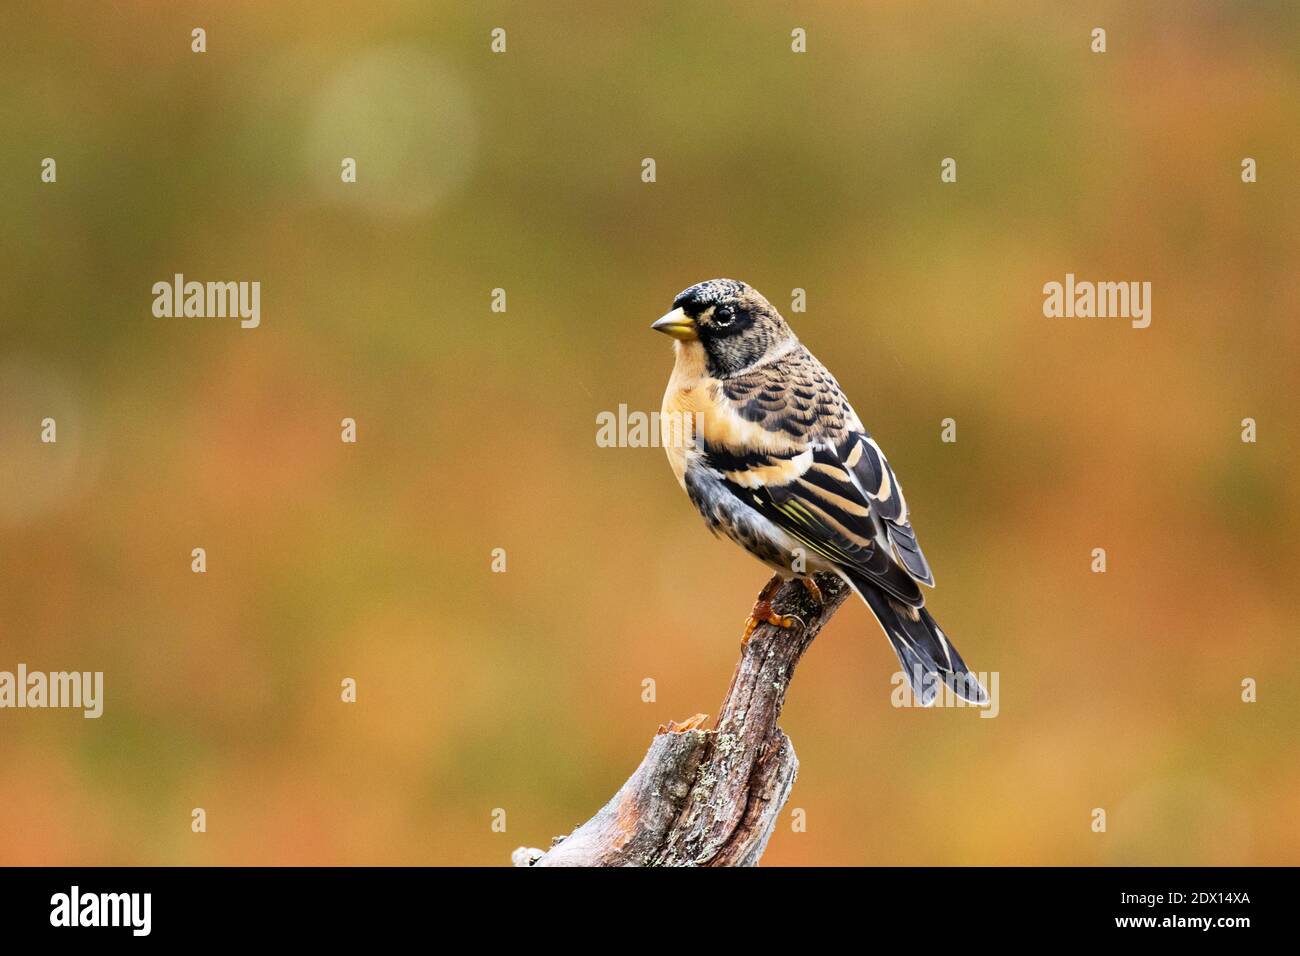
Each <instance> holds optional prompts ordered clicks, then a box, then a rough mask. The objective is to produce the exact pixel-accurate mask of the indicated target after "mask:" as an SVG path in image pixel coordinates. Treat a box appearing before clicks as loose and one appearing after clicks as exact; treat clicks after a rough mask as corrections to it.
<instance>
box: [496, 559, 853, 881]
mask: <svg viewBox="0 0 1300 956" xmlns="http://www.w3.org/2000/svg"><path fill="white" fill-rule="evenodd" d="M817 584H818V585H819V586H820V587H821V591H822V596H823V598H824V601H823V603H821V604H818V603H816V602H815V601H814V600H813V599H812V597H811V595H810V594H809V593H808V591H807V590H806V589H805V588H804V586H803V585H802V584H800V583H799V582H798V581H792V582H789V583H787V584H785V585H783V586H782V587H781V590H780V591H779V592H778V593H777V595H776V597H775V598H774V599H773V601H772V604H773V606H774V607H775V608H776V610H777V612H778V613H780V614H793V615H795V616H796V617H798V618H799V619H800V621H802V622H804V623H802V624H800V625H796V626H795V627H793V628H789V629H782V628H778V627H774V626H772V625H770V624H763V625H760V626H759V627H758V628H757V629H756V630H755V631H754V633H753V635H752V636H751V638H750V641H749V643H748V644H747V645H745V646H744V647H742V648H741V654H740V661H739V663H737V664H736V670H735V673H734V674H733V675H732V677H731V687H730V688H729V689H728V690H727V696H726V698H725V699H724V700H723V702H722V710H721V712H720V713H719V714H718V719H717V721H716V723H715V724H714V726H713V729H712V730H704V729H701V728H700V724H702V723H703V722H704V721H705V720H707V719H708V718H707V717H706V715H704V714H697V715H696V716H695V717H692V718H691V719H690V720H688V721H686V722H685V723H683V724H680V725H678V724H675V723H672V722H669V724H668V726H667V727H666V728H665V727H660V728H659V733H658V734H656V735H655V738H654V740H652V741H651V743H650V749H649V751H648V752H647V753H646V755H645V758H644V759H643V760H642V761H641V765H640V766H639V767H637V769H636V772H635V773H633V774H632V776H631V777H630V778H629V779H628V781H627V782H626V783H625V784H623V786H622V788H621V789H620V790H619V791H618V793H616V794H614V796H613V798H611V799H610V801H609V802H608V803H607V804H605V806H604V807H602V808H601V810H600V811H599V812H598V813H597V814H596V815H595V816H594V817H592V818H591V819H590V820H588V821H587V822H586V823H584V824H583V825H582V826H580V827H578V828H577V829H576V830H574V831H573V832H572V833H571V834H569V835H568V836H567V837H558V838H556V840H555V841H554V843H553V844H552V846H551V849H550V850H548V851H545V852H543V851H541V850H538V849H533V848H529V847H520V848H519V849H517V850H515V852H514V854H513V857H512V859H513V861H514V863H515V865H516V866H755V865H757V864H758V860H759V857H761V856H762V855H763V850H764V849H766V847H767V841H768V838H769V837H770V836H771V835H772V830H773V829H774V828H775V826H776V822H777V817H778V815H779V814H780V812H781V808H782V807H783V806H785V802H786V799H787V798H788V797H789V796H790V789H791V788H792V787H793V786H794V778H795V774H796V773H797V772H798V770H799V761H798V760H797V759H796V758H795V755H794V747H793V746H792V745H791V743H790V740H789V738H787V737H786V735H785V734H784V733H782V732H781V730H780V728H778V727H777V725H776V722H777V718H779V717H780V716H781V708H782V707H783V706H784V704H785V694H786V690H787V688H788V687H789V686H790V680H791V678H792V677H793V676H794V668H795V665H796V664H798V663H799V659H800V658H801V657H802V656H803V653H804V651H806V650H807V649H808V645H809V644H811V643H812V640H813V638H814V637H816V636H817V633H818V632H819V631H820V630H821V629H822V627H823V625H825V623H826V622H827V621H828V620H830V618H831V615H833V614H834V613H835V612H836V610H838V609H839V606H840V605H841V604H843V603H844V599H845V598H846V597H847V596H848V594H849V589H848V587H847V585H845V584H844V583H843V582H842V581H840V580H839V579H838V578H836V577H835V576H833V575H818V577H817Z"/></svg>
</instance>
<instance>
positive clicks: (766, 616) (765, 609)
mask: <svg viewBox="0 0 1300 956" xmlns="http://www.w3.org/2000/svg"><path fill="white" fill-rule="evenodd" d="M760 624H771V625H772V626H773V627H779V628H781V629H782V630H789V629H790V628H793V627H803V621H802V620H800V619H799V618H797V617H795V616H794V615H793V614H777V613H776V612H775V611H774V610H772V605H771V603H770V602H768V601H759V602H758V603H757V604H755V605H754V610H752V611H750V612H749V617H747V618H745V633H744V635H743V636H742V637H741V638H740V646H741V647H745V646H746V645H748V644H749V639H750V638H751V637H752V636H753V635H754V629H755V628H757V627H758V625H760Z"/></svg>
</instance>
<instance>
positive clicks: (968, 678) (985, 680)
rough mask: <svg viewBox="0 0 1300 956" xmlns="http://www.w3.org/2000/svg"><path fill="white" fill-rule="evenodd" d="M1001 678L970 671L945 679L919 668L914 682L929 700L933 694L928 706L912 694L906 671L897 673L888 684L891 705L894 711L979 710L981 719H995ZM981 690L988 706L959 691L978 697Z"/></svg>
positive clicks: (998, 674) (988, 673)
mask: <svg viewBox="0 0 1300 956" xmlns="http://www.w3.org/2000/svg"><path fill="white" fill-rule="evenodd" d="M1001 676H1002V675H1001V673H1000V672H999V671H979V672H978V673H976V672H974V671H970V672H968V673H966V674H962V675H958V674H952V675H948V676H946V677H945V676H944V675H942V674H939V673H938V672H936V671H930V672H929V673H926V672H925V671H923V670H922V669H921V668H919V667H918V668H917V669H916V674H915V678H914V680H915V683H916V684H918V685H919V686H920V687H921V689H922V692H923V693H925V694H926V695H927V696H928V695H929V694H930V693H931V692H933V696H934V701H933V703H931V704H929V705H926V704H923V703H922V702H921V701H920V700H918V699H917V697H916V692H915V691H913V690H912V686H913V679H910V678H909V677H908V675H907V674H906V673H905V672H904V671H895V672H894V674H893V676H892V677H890V678H889V683H890V684H891V685H893V688H894V689H893V691H892V692H891V693H890V695H889V703H890V704H891V705H893V706H894V707H927V706H928V707H970V708H972V709H974V710H978V711H979V712H980V716H981V717H996V716H997V715H998V713H999V712H1000V710H1001V706H1000V705H999V703H998V700H999V688H1000V686H1001ZM963 681H964V682H965V684H964V686H963V684H962V682H963ZM980 686H982V687H983V688H984V689H985V691H986V692H987V694H988V702H987V703H984V704H977V703H975V702H974V701H970V700H967V699H965V698H964V697H962V695H961V694H959V693H958V692H957V691H958V688H959V687H960V688H961V689H962V690H966V691H967V693H968V694H969V695H971V696H978V688H979V687H980Z"/></svg>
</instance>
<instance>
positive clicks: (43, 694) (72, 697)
mask: <svg viewBox="0 0 1300 956" xmlns="http://www.w3.org/2000/svg"><path fill="white" fill-rule="evenodd" d="M3 707H17V708H26V707H30V708H44V707H66V708H72V709H79V710H81V711H82V716H83V717H86V718H95V717H99V716H102V715H103V713H104V672H103V671H49V672H46V671H30V672H29V671H28V670H27V665H26V664H19V665H18V671H17V673H14V672H13V671H0V708H3Z"/></svg>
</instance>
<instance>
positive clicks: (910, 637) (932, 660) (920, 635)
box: [847, 572, 989, 707]
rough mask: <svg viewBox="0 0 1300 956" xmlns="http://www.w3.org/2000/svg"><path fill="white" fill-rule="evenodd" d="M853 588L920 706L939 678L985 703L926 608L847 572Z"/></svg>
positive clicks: (966, 697) (985, 697) (962, 694)
mask: <svg viewBox="0 0 1300 956" xmlns="http://www.w3.org/2000/svg"><path fill="white" fill-rule="evenodd" d="M847 578H848V581H849V584H850V585H851V586H852V587H853V590H855V591H857V592H858V595H859V596H860V597H861V598H862V600H863V601H865V602H866V604H867V607H869V608H871V613H872V614H874V615H875V616H876V620H877V621H879V622H880V626H881V627H882V628H884V631H885V636H886V637H888V638H889V643H890V644H892V645H894V652H895V653H896V654H898V660H899V662H900V663H902V665H903V673H904V674H906V675H907V679H908V681H909V682H910V683H911V685H912V693H913V694H915V695H916V698H917V700H919V701H920V702H921V705H922V706H924V707H929V706H930V705H931V704H933V703H934V701H935V698H936V697H937V696H938V693H939V682H940V681H942V682H943V683H944V684H946V685H947V686H948V687H950V688H951V689H952V691H953V693H955V694H956V695H957V696H958V697H961V698H962V699H963V700H968V701H970V702H971V703H974V704H986V703H988V699H989V696H988V693H987V692H985V690H984V687H983V685H982V684H980V682H979V678H977V677H976V676H975V675H974V674H972V673H971V671H970V670H969V668H967V667H966V662H965V661H963V660H962V659H961V655H960V654H958V653H957V648H955V647H953V646H952V642H951V641H949V640H948V636H947V635H946V634H944V633H943V631H942V630H941V629H940V627H939V625H938V624H937V623H936V622H935V619H934V618H933V617H932V616H931V615H930V612H929V611H927V610H926V609H925V608H923V607H921V608H913V607H908V606H907V605H906V604H903V603H901V602H900V601H898V600H896V599H895V598H893V597H891V596H889V595H888V594H886V593H885V592H884V591H882V590H881V589H880V588H879V587H877V586H876V585H875V584H873V583H872V582H871V581H869V580H867V579H866V578H864V577H862V576H861V575H857V574H853V573H851V572H850V573H848V574H847Z"/></svg>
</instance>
